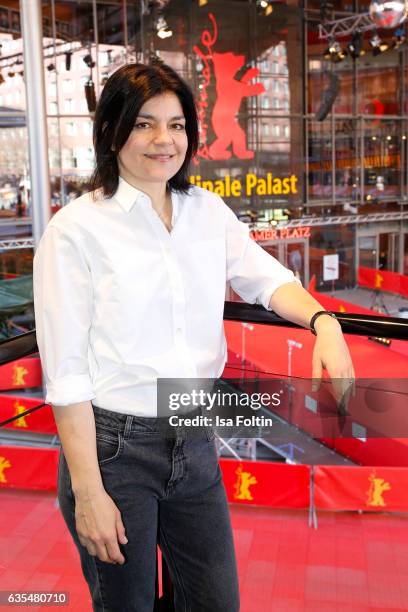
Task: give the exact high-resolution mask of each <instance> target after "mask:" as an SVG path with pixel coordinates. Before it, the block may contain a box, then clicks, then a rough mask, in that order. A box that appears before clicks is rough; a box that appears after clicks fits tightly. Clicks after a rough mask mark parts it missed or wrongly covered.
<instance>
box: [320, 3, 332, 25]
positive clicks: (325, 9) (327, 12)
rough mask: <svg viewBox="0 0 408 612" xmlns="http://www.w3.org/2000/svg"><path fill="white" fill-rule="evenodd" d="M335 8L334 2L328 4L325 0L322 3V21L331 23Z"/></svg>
mask: <svg viewBox="0 0 408 612" xmlns="http://www.w3.org/2000/svg"><path fill="white" fill-rule="evenodd" d="M333 8H334V4H333V2H327V1H326V0H323V2H321V3H320V19H321V20H322V21H323V22H325V21H329V19H330V18H331V14H332V12H333Z"/></svg>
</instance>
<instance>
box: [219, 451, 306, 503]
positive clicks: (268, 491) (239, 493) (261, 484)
mask: <svg viewBox="0 0 408 612" xmlns="http://www.w3.org/2000/svg"><path fill="white" fill-rule="evenodd" d="M220 466H221V470H222V474H223V479H224V485H225V489H226V491H227V497H228V501H229V502H234V503H241V504H249V505H256V506H269V507H273V508H308V507H309V503H310V487H309V484H310V466H309V465H287V464H285V463H271V462H268V461H236V460H235V459H220Z"/></svg>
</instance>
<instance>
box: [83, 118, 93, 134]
mask: <svg viewBox="0 0 408 612" xmlns="http://www.w3.org/2000/svg"><path fill="white" fill-rule="evenodd" d="M82 125H83V131H84V134H85V135H86V136H92V127H93V126H92V123H91V122H90V121H85V122H84V123H83V124H82Z"/></svg>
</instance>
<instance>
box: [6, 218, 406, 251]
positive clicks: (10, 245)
mask: <svg viewBox="0 0 408 612" xmlns="http://www.w3.org/2000/svg"><path fill="white" fill-rule="evenodd" d="M404 219H407V220H408V212H389V213H373V214H370V215H337V216H335V217H310V218H308V217H302V218H301V219H290V220H288V221H280V222H279V223H278V224H277V225H276V226H274V227H275V228H281V227H305V226H309V227H316V226H319V225H349V224H356V223H376V222H377V223H378V222H380V221H403V220H404ZM249 227H250V229H251V230H261V229H273V228H272V226H271V225H270V223H262V222H261V223H249ZM33 248H34V238H32V237H31V238H15V239H10V240H0V251H8V250H11V249H33Z"/></svg>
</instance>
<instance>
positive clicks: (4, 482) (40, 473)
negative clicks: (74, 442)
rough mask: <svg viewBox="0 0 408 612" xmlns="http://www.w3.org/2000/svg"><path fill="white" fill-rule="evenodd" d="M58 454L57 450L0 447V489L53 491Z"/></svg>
mask: <svg viewBox="0 0 408 612" xmlns="http://www.w3.org/2000/svg"><path fill="white" fill-rule="evenodd" d="M58 454H59V449H57V448H31V447H30V448H29V447H25V446H16V447H13V446H0V489H1V488H8V487H10V488H17V489H46V490H55V489H56V486H57V472H58Z"/></svg>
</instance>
